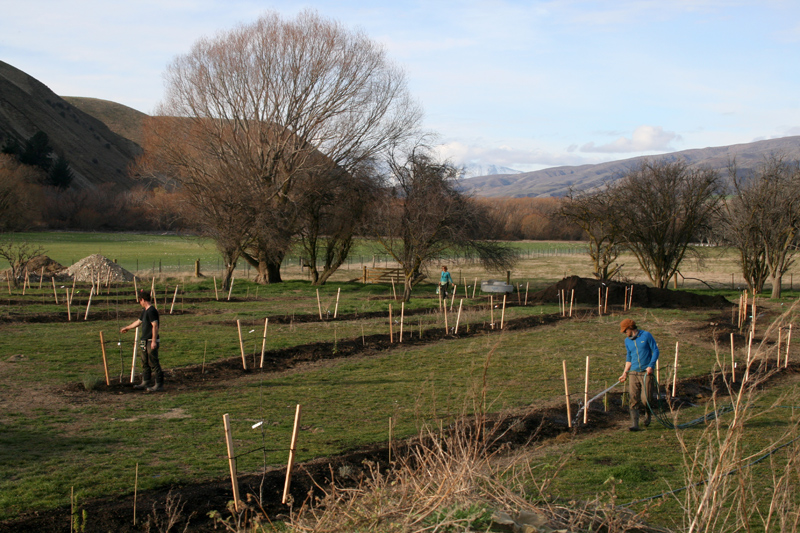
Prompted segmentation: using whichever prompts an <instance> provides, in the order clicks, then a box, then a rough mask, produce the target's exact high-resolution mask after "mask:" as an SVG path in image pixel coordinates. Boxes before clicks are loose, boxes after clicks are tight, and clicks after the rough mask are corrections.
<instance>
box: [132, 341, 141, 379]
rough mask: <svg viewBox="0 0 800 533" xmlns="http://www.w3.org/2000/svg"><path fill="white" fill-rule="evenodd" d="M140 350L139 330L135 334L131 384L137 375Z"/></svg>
mask: <svg viewBox="0 0 800 533" xmlns="http://www.w3.org/2000/svg"><path fill="white" fill-rule="evenodd" d="M138 349H139V328H136V330H135V331H134V332H133V360H131V383H133V378H134V377H135V374H136V351H137V350H138Z"/></svg>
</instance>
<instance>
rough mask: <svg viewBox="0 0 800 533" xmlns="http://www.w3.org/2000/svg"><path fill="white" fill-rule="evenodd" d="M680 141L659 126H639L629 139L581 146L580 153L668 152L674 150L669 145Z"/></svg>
mask: <svg viewBox="0 0 800 533" xmlns="http://www.w3.org/2000/svg"><path fill="white" fill-rule="evenodd" d="M679 140H681V137H680V135H678V134H677V133H675V132H671V131H664V128H662V127H661V126H639V127H638V128H636V129H635V130H634V131H633V134H632V135H631V137H630V138H627V137H619V138H618V139H617V140H616V141H613V142H610V143H607V144H601V145H596V144H595V143H593V142H590V143H586V144H584V145H583V146H581V152H589V153H607V154H609V153H610V154H620V153H634V152H653V151H654V152H669V151H673V150H675V149H674V148H673V147H672V146H671V145H670V143H672V141H679Z"/></svg>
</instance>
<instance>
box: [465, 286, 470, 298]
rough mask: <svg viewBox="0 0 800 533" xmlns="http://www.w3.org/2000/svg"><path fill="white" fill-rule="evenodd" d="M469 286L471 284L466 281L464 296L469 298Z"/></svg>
mask: <svg viewBox="0 0 800 533" xmlns="http://www.w3.org/2000/svg"><path fill="white" fill-rule="evenodd" d="M468 287H469V285H467V284H466V283H465V284H464V298H469V292H467V288H468Z"/></svg>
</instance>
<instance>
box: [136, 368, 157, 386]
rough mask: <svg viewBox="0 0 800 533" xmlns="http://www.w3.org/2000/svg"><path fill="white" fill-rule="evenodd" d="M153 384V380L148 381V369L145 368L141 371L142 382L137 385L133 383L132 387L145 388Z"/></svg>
mask: <svg viewBox="0 0 800 533" xmlns="http://www.w3.org/2000/svg"><path fill="white" fill-rule="evenodd" d="M152 386H153V382H152V381H150V369H149V368H147V369H145V370H143V371H142V382H141V383H139V384H138V385H134V386H133V388H134V389H135V390H145V389H148V388H150V387H152Z"/></svg>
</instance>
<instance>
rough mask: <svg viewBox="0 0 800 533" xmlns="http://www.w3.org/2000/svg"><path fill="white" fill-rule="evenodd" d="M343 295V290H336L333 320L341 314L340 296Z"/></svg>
mask: <svg viewBox="0 0 800 533" xmlns="http://www.w3.org/2000/svg"><path fill="white" fill-rule="evenodd" d="M341 293H342V288H341V287H339V288H337V289H336V307H334V308H333V318H336V316H337V315H338V314H339V295H340V294H341Z"/></svg>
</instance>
